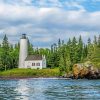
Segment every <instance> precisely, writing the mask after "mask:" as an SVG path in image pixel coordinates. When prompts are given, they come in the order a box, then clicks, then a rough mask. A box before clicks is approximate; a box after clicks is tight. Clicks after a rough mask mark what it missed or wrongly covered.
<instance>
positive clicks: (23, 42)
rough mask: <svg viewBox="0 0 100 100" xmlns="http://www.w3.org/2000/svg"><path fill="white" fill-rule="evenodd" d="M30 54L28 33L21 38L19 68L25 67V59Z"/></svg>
mask: <svg viewBox="0 0 100 100" xmlns="http://www.w3.org/2000/svg"><path fill="white" fill-rule="evenodd" d="M27 55H28V40H27V37H26V34H22V38H21V39H20V52H19V68H25V59H26V57H27Z"/></svg>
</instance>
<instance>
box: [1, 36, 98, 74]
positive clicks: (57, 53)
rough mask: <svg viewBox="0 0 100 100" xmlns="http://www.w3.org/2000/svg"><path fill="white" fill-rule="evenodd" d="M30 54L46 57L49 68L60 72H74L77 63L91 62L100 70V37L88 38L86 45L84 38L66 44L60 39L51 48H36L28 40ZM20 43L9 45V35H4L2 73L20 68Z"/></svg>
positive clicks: (74, 39)
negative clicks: (57, 69)
mask: <svg viewBox="0 0 100 100" xmlns="http://www.w3.org/2000/svg"><path fill="white" fill-rule="evenodd" d="M28 53H29V55H32V54H40V55H45V56H46V59H47V67H48V68H57V67H58V68H59V70H60V72H64V71H67V72H69V71H72V67H73V65H74V64H76V63H83V62H85V61H91V62H92V63H93V64H94V65H95V66H96V67H99V68H100V35H99V36H94V39H93V40H91V39H90V38H88V40H87V43H84V42H83V40H82V37H81V36H79V38H78V39H76V37H73V38H72V39H70V38H69V40H68V41H67V42H66V43H65V42H64V40H61V39H58V42H57V43H54V44H52V45H51V47H50V49H49V48H34V46H33V45H32V44H31V43H30V41H29V40H28ZM18 58H19V42H18V43H16V44H15V45H12V44H10V43H9V39H8V37H7V35H4V37H3V40H2V43H1V44H0V71H4V70H9V69H14V68H17V67H18Z"/></svg>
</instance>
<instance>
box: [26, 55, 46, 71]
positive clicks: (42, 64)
mask: <svg viewBox="0 0 100 100" xmlns="http://www.w3.org/2000/svg"><path fill="white" fill-rule="evenodd" d="M25 68H31V69H42V68H46V58H45V56H43V55H28V56H27V57H26V59H25Z"/></svg>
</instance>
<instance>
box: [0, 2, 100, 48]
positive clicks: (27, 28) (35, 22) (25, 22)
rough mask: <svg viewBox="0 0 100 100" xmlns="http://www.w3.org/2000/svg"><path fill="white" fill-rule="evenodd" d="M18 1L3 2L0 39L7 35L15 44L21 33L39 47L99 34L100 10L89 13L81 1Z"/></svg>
mask: <svg viewBox="0 0 100 100" xmlns="http://www.w3.org/2000/svg"><path fill="white" fill-rule="evenodd" d="M18 1H19V0H14V1H11V0H6V2H4V0H1V1H0V36H2V35H4V34H5V33H6V34H7V35H8V37H10V41H11V42H12V41H13V43H16V41H18V40H19V39H20V36H21V34H22V33H26V34H27V35H28V37H29V39H30V41H31V42H32V43H33V44H34V45H36V46H40V47H48V46H49V45H50V44H52V43H54V42H57V39H58V38H62V39H64V40H68V38H69V37H71V38H72V37H73V36H77V37H78V36H79V35H82V37H83V38H86V37H88V36H90V35H91V34H93V35H95V34H100V33H98V32H100V23H99V20H100V11H95V12H88V11H87V10H85V8H84V7H83V6H82V5H81V4H80V2H75V1H74V2H72V1H71V2H60V0H37V1H38V2H37V3H38V4H37V3H36V0H33V1H32V0H21V2H20V3H18ZM48 2H50V4H49V3H48ZM64 3H65V4H64ZM36 5H37V6H36ZM65 6H67V8H69V10H68V9H66V7H65ZM64 7H65V8H64ZM76 8H77V9H76ZM87 33H91V34H87ZM93 35H92V36H93Z"/></svg>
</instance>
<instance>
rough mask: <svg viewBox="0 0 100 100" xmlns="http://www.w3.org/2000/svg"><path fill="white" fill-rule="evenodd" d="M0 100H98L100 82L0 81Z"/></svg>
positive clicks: (99, 98)
mask: <svg viewBox="0 0 100 100" xmlns="http://www.w3.org/2000/svg"><path fill="white" fill-rule="evenodd" d="M0 100H100V80H57V79H56V80H54V79H20V80H0Z"/></svg>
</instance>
